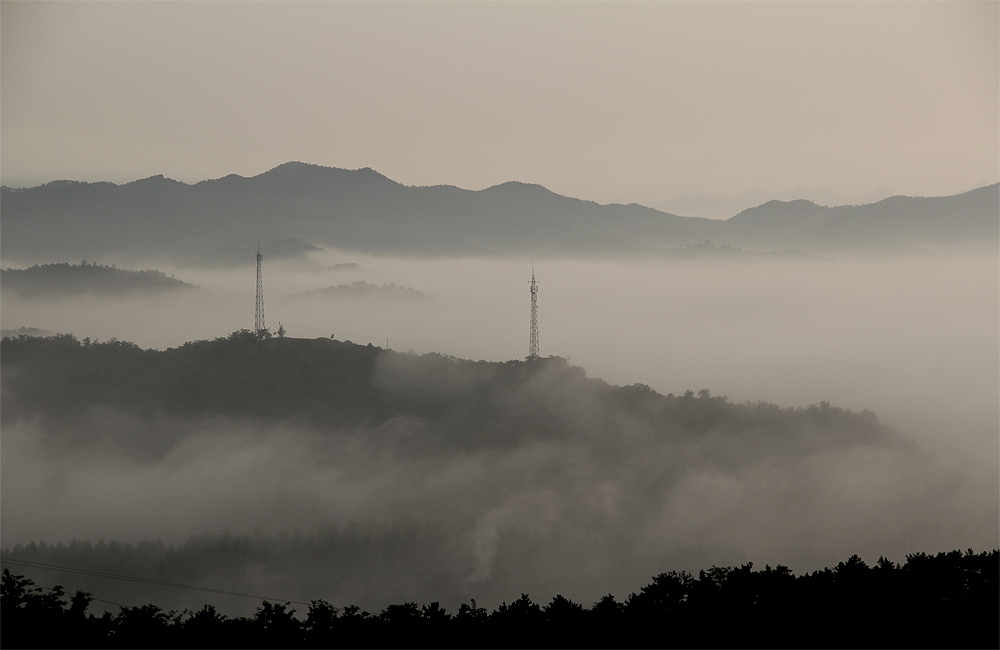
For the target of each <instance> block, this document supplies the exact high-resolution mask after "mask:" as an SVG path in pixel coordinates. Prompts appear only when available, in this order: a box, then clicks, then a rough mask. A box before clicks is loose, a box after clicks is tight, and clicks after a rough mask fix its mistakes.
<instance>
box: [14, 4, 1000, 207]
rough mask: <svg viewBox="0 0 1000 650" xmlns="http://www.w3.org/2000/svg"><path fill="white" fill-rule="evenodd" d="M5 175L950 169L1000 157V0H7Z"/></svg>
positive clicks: (850, 183)
mask: <svg viewBox="0 0 1000 650" xmlns="http://www.w3.org/2000/svg"><path fill="white" fill-rule="evenodd" d="M0 30H2V31H0V181H2V182H3V183H4V184H6V185H11V186H33V185H38V184H41V183H44V182H47V181H50V180H56V179H72V180H83V181H98V180H108V181H113V182H116V183H122V182H128V181H131V180H136V179H139V178H144V177H148V176H151V175H155V174H163V175H165V176H168V177H170V178H174V179H176V180H180V181H184V182H188V183H191V182H197V181H199V180H203V179H206V178H219V177H222V176H225V175H227V174H230V173H236V174H240V175H243V176H252V175H256V174H259V173H262V172H264V171H267V170H268V169H270V168H272V167H275V166H277V165H279V164H281V163H284V162H287V161H290V160H299V161H302V162H307V163H314V164H319V165H324V166H330V167H342V168H349V169H356V168H360V167H371V168H373V169H375V170H377V171H379V172H381V173H383V174H385V175H386V176H388V177H390V178H392V179H394V180H396V181H399V182H400V183H403V184H406V185H438V184H448V185H457V186H459V187H463V188H467V189H482V188H485V187H489V186H492V185H496V184H499V183H502V182H506V181H510V180H519V181H523V182H530V183H538V184H541V185H544V186H546V187H548V188H549V189H551V190H552V191H555V192H557V193H559V194H564V195H568V196H574V197H579V198H583V199H589V200H594V201H598V202H600V203H611V202H615V201H620V202H623V203H631V202H637V203H642V204H644V205H653V204H655V203H657V202H660V201H664V200H666V199H669V198H671V197H674V196H676V195H679V194H682V193H709V194H716V195H722V196H733V195H736V194H737V193H740V192H750V191H766V192H774V193H778V192H786V191H789V190H794V189H795V188H803V189H805V188H809V189H820V188H822V189H827V190H830V191H832V192H834V193H837V194H839V195H842V196H856V195H861V194H867V193H871V192H874V191H875V190H876V189H877V188H879V187H881V186H884V187H887V188H890V189H891V190H892V191H893V192H895V193H901V194H910V195H924V196H935V195H947V194H955V193H958V192H962V191H965V190H968V189H972V188H973V187H976V186H979V185H982V184H986V183H992V182H996V181H997V180H998V178H1000V144H998V143H1000V129H998V123H1000V120H998V115H1000V37H998V34H1000V3H997V2H915V3H914V2H850V3H826V2H801V3H785V2H740V3H729V2H706V3H695V2H641V3H633V2H614V3H612V2H587V3H582V2H581V3H578V2H558V3H554V2H495V3H493V2H491V3H478V2H477V3H457V2H411V3H397V2H377V3H366V2H308V3H305V2H252V3H251V2H15V1H10V0H4V2H3V3H2V5H0Z"/></svg>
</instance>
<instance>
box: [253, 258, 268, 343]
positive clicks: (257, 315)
mask: <svg viewBox="0 0 1000 650" xmlns="http://www.w3.org/2000/svg"><path fill="white" fill-rule="evenodd" d="M263 260H264V256H263V255H261V254H260V242H257V308H256V309H255V310H254V315H253V331H254V334H261V333H262V332H264V330H265V329H266V328H265V327H264V280H263V276H262V275H261V262H262V261H263Z"/></svg>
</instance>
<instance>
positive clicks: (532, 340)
mask: <svg viewBox="0 0 1000 650" xmlns="http://www.w3.org/2000/svg"><path fill="white" fill-rule="evenodd" d="M529 284H530V285H531V326H530V332H529V335H528V360H529V361H533V360H535V359H537V358H538V282H536V281H535V265H534V264H532V265H531V282H529Z"/></svg>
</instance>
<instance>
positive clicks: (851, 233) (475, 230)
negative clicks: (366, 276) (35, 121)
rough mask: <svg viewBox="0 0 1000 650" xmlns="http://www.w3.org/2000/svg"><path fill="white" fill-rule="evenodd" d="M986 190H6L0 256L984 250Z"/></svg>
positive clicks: (216, 183)
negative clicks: (725, 205)
mask: <svg viewBox="0 0 1000 650" xmlns="http://www.w3.org/2000/svg"><path fill="white" fill-rule="evenodd" d="M998 188H1000V185H998V184H994V185H990V186H986V187H982V188H979V189H976V190H973V191H970V192H966V193H964V194H959V195H956V196H951V197H936V198H922V197H903V196H896V197H890V198H886V199H884V200H882V201H879V202H877V203H872V204H868V205H860V206H840V207H825V206H819V205H817V204H815V203H812V202H810V201H806V200H796V201H787V202H786V201H770V202H767V203H765V204H763V205H760V206H757V207H754V208H750V209H748V210H744V211H742V212H740V213H739V214H736V215H733V216H732V217H730V218H729V219H726V220H724V221H722V220H713V219H704V218H697V217H683V216H678V215H674V214H669V213H666V212H661V211H659V210H655V209H653V208H647V207H644V206H641V205H637V204H630V205H620V204H611V205H600V204H597V203H594V202H592V201H583V200H580V199H575V198H571V197H565V196H560V195H558V194H555V193H553V192H550V191H549V190H547V189H545V188H544V187H541V186H539V185H533V184H527V183H521V182H513V181H512V182H508V183H503V184H501V185H496V186H494V187H490V188H487V189H484V190H479V191H471V190H464V189H460V188H457V187H453V186H448V185H441V186H433V187H408V186H404V185H401V184H399V183H397V182H395V181H393V180H391V179H389V178H386V177H385V176H383V175H381V174H379V173H378V172H376V171H374V170H372V169H368V168H365V169H358V170H344V169H336V168H330V167H321V166H317V165H309V164H304V163H299V162H290V163H285V164H283V165H280V166H278V167H275V168H274V169H271V170H270V171H268V172H265V173H262V174H259V175H257V176H253V177H250V178H245V177H242V176H237V175H229V176H226V177H223V178H219V179H215V180H207V181H202V182H200V183H196V184H193V185H187V184H184V183H180V182H177V181H173V180H171V179H168V178H164V177H163V176H153V177H150V178H146V179H142V180H137V181H134V182H132V183H127V184H125V185H116V184H113V183H82V182H74V181H54V182H51V183H46V184H45V185H41V186H38V187H34V188H28V189H11V188H6V187H5V188H3V193H2V202H3V222H2V224H0V229H2V240H0V255H3V256H4V257H5V258H7V259H23V260H35V259H39V258H46V259H58V260H63V259H66V258H69V259H79V258H81V257H85V258H90V259H95V258H96V259H99V260H100V259H102V258H104V257H106V256H115V255H117V256H119V257H120V256H122V255H126V256H128V255H131V256H139V257H143V256H144V257H147V258H150V257H151V258H160V259H166V260H169V261H170V262H172V263H175V264H188V263H195V264H198V265H200V266H212V265H215V264H225V263H226V262H227V261H231V260H230V258H231V257H232V246H233V245H234V244H233V239H234V232H239V233H240V237H241V239H244V240H251V241H252V240H254V239H262V240H268V241H274V240H282V241H284V242H285V244H284V245H283V246H284V248H286V249H288V251H289V253H294V252H305V251H307V250H310V248H311V247H312V246H330V247H336V248H339V249H341V250H353V251H357V252H365V253H374V254H393V255H404V256H449V257H453V256H488V257H509V256H534V257H537V258H551V257H580V256H586V257H595V256H596V257H608V256H621V255H625V256H636V255H641V256H649V255H654V256H655V255H661V254H663V253H664V252H665V251H669V250H670V249H672V248H676V247H679V246H684V245H690V244H693V243H701V242H705V241H706V240H709V241H711V242H712V243H713V244H716V245H729V246H731V247H738V248H741V249H744V250H747V251H759V252H770V251H787V250H799V251H804V252H809V253H821V254H826V253H839V252H857V251H862V252H881V253H884V252H890V251H891V252H897V253H898V252H915V251H921V250H924V249H928V248H939V247H963V248H968V247H974V248H978V249H982V250H986V251H992V250H996V247H997V241H998V238H1000V224H998V218H997V213H998V207H997V206H998V204H1000V189H998ZM296 242H297V243H296Z"/></svg>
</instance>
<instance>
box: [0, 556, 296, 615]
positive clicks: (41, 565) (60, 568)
mask: <svg viewBox="0 0 1000 650" xmlns="http://www.w3.org/2000/svg"><path fill="white" fill-rule="evenodd" d="M0 561H2V562H6V563H7V564H14V565H18V566H25V567H29V568H33V569H49V570H53V571H65V572H66V573H78V574H80V575H86V576H93V577H97V578H110V579H112V580H123V581H126V582H139V583H142V584H149V585H156V586H159V587H172V588H174V589H190V590H191V591H206V592H209V593H213V594H221V595H224V596H240V597H242V598H255V599H257V600H266V601H269V602H283V603H294V604H296V605H310V604H311V603H306V602H303V601H301V600H291V599H288V598H272V597H270V596H261V595H258V594H246V593H242V592H238V591H226V590H225V589H213V588H211V587H196V586H194V585H184V584H180V583H177V582H164V581H163V580H152V579H150V578H137V577H135V576H123V575H117V574H114V573H106V572H104V571H91V570H89V569H75V568H73V567H67V566H60V565H58V564H45V563H44V562H34V561H32V560H15V559H13V558H7V557H0ZM112 604H113V605H117V604H118V603H112Z"/></svg>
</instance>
